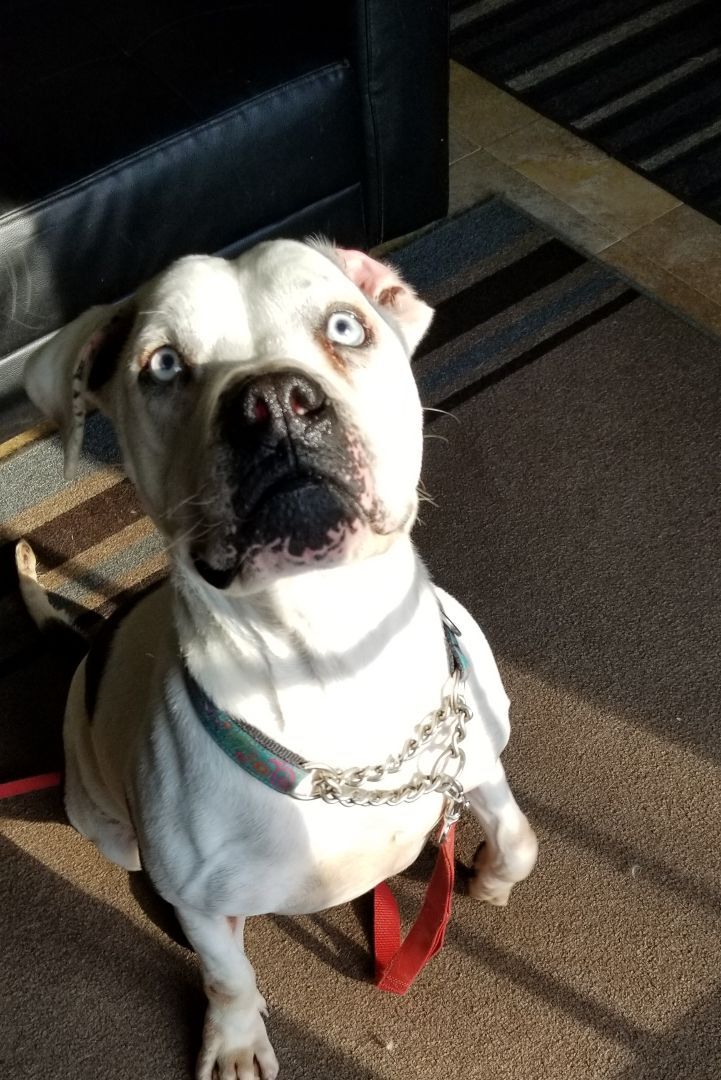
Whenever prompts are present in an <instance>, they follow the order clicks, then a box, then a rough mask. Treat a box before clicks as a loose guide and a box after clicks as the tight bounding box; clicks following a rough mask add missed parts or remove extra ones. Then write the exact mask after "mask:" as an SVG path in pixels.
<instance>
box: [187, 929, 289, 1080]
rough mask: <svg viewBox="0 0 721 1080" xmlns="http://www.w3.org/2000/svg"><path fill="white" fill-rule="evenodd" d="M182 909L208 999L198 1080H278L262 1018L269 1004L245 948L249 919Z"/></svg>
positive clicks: (276, 1063) (274, 1061) (275, 1064)
mask: <svg viewBox="0 0 721 1080" xmlns="http://www.w3.org/2000/svg"><path fill="white" fill-rule="evenodd" d="M176 911H177V915H178V918H179V920H180V923H181V926H182V927H183V930H184V931H185V934H186V936H187V938H188V940H189V941H190V943H191V945H192V946H193V948H194V949H195V951H196V952H197V954H198V956H199V958H200V963H201V967H202V970H203V982H204V985H205V992H206V994H207V996H208V1011H207V1013H206V1016H205V1026H204V1028H203V1045H202V1048H201V1051H200V1056H199V1058H198V1067H197V1072H196V1078H197V1080H211V1077H212V1078H213V1080H216V1078H217V1080H257V1077H258V1075H260V1077H261V1080H275V1077H276V1076H277V1075H278V1062H277V1060H276V1056H275V1054H274V1052H273V1047H272V1046H271V1045H270V1042H269V1040H268V1036H267V1034H266V1031H265V1024H264V1023H263V1017H262V1016H261V1012H265V1001H264V1000H263V998H262V997H261V995H260V994H259V993H258V989H257V987H256V984H255V972H254V971H253V968H252V967H251V965H250V963H249V961H248V958H247V957H246V955H245V951H244V949H243V923H244V919H242V918H240V917H239V918H233V919H229V918H226V917H225V916H223V915H203V914H201V913H200V912H198V911H194V910H192V909H189V908H176Z"/></svg>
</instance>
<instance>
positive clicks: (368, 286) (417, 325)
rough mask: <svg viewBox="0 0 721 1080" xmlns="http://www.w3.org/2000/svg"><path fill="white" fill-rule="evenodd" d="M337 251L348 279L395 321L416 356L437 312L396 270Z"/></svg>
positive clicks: (358, 254)
mask: <svg viewBox="0 0 721 1080" xmlns="http://www.w3.org/2000/svg"><path fill="white" fill-rule="evenodd" d="M336 250H337V252H338V255H339V256H340V258H341V261H342V265H343V269H344V270H345V272H346V274H347V275H348V277H349V278H350V279H351V281H352V282H353V283H354V284H355V285H357V286H358V288H359V289H361V290H362V291H363V292H364V293H365V294H366V296H367V297H368V298H369V299H370V300H372V301H373V303H374V304H375V305H376V306H377V307H378V308H380V310H381V311H382V312H384V314H387V315H390V316H391V318H393V319H394V321H395V322H396V324H397V326H398V328H399V329H400V331H401V333H402V334H403V337H404V339H405V342H406V344H407V346H408V350H409V352H410V353H413V352H414V351H415V349H416V347H417V345H418V343H419V341H420V340H421V338H422V337H423V335H424V334H425V332H426V330H427V329H428V327H429V326H430V325H431V319H432V318H433V309H432V308H429V307H428V304H424V303H423V301H422V300H419V298H418V297H417V296H416V294H415V292H414V291H413V289H412V288H411V286H410V285H408V284H407V283H406V282H405V281H403V280H402V278H400V277H399V275H398V274H397V272H396V271H395V270H394V269H393V267H392V266H389V265H388V264H387V263H382V262H378V260H377V259H372V258H371V257H370V255H365V254H364V253H363V252H362V251H350V250H348V249H346V248H337V249H336Z"/></svg>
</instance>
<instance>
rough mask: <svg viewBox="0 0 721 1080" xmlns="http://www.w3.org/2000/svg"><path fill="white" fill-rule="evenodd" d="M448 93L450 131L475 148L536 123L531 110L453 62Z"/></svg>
mask: <svg viewBox="0 0 721 1080" xmlns="http://www.w3.org/2000/svg"><path fill="white" fill-rule="evenodd" d="M450 89H451V106H450V116H451V127H452V128H453V129H454V130H455V131H457V132H458V134H459V135H463V136H464V138H466V139H468V140H469V141H470V142H472V143H474V144H475V145H476V146H487V145H488V144H489V143H491V142H495V140H496V139H501V138H503V136H504V135H508V134H510V133H511V132H512V131H517V130H518V129H519V128H523V127H527V126H528V125H529V124H532V123H534V121H536V120H537V119H538V113H536V112H534V111H533V109H529V108H528V106H527V105H523V104H522V103H521V102H520V101H516V99H515V98H514V97H511V95H510V94H507V93H506V92H505V90H499V89H498V87H497V86H494V85H493V83H490V82H488V81H487V80H486V79H482V78H481V76H480V75H476V74H475V73H474V72H472V71H469V70H468V68H464V67H461V65H460V64H456V63H454V62H452V63H451V86H450Z"/></svg>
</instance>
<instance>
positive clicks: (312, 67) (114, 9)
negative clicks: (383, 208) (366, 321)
mask: <svg viewBox="0 0 721 1080" xmlns="http://www.w3.org/2000/svg"><path fill="white" fill-rule="evenodd" d="M215 6H216V7H217V6H218V5H217V4H216V5H215ZM8 7H10V8H12V9H13V10H12V13H11V17H8V16H7V10H6V19H5V22H6V26H7V25H11V26H12V27H13V34H12V35H4V36H3V38H2V40H0V66H2V69H3V72H4V74H5V75H6V76H7V75H8V73H9V75H10V79H8V78H7V77H6V79H5V80H4V81H5V85H6V88H9V89H6V92H5V94H4V96H3V98H2V100H1V101H0V161H2V163H3V164H2V167H1V168H0V260H1V261H2V265H3V267H4V269H5V273H4V274H2V275H0V357H2V356H7V355H9V354H12V353H14V352H16V351H17V350H19V349H22V348H23V346H26V345H27V344H28V343H30V342H32V341H35V340H37V339H39V338H41V337H43V336H44V335H45V334H47V333H49V332H51V331H52V330H55V329H57V328H58V327H59V326H61V325H63V324H64V323H65V322H67V321H68V320H69V319H71V318H73V317H74V316H75V315H77V314H78V313H79V312H80V311H82V310H84V308H86V307H87V306H89V305H90V304H92V303H100V302H104V301H108V300H113V299H117V298H118V297H120V296H122V295H124V294H126V293H127V292H130V291H131V290H132V289H134V288H135V287H136V286H137V284H138V283H139V282H140V281H143V280H144V279H146V278H148V277H150V276H151V275H152V274H153V273H155V272H157V270H159V269H160V268H161V267H162V266H164V265H166V264H167V263H168V262H169V261H170V260H171V259H173V258H175V257H177V256H179V255H182V254H185V253H187V252H192V251H217V250H221V249H227V248H228V247H229V246H232V245H233V244H236V243H237V242H238V240H239V239H240V238H242V237H246V236H249V235H252V234H255V233H257V232H258V231H259V230H262V229H263V228H264V227H268V226H271V225H272V224H273V223H275V222H280V221H282V220H283V219H285V218H292V217H293V215H295V214H297V213H298V212H299V211H301V210H302V209H304V208H306V207H308V206H311V205H313V204H316V203H319V202H320V203H322V202H323V201H324V200H327V199H332V198H333V197H334V196H335V195H337V194H338V193H339V192H344V191H347V190H348V189H350V188H355V187H356V185H358V184H359V182H360V181H361V179H362V160H361V151H362V145H361V137H360V131H359V126H360V121H359V117H358V113H359V110H358V92H357V87H356V83H355V79H354V76H353V73H352V71H351V69H350V67H349V65H348V63H347V61H345V60H344V59H343V58H342V57H341V58H336V59H334V58H333V54H334V51H335V53H337V52H338V50H337V49H335V50H334V47H333V40H332V35H330V34H328V35H326V36H324V35H323V34H317V35H316V36H315V37H314V39H313V41H312V42H308V41H304V42H303V47H302V48H301V49H299V50H297V52H296V51H295V50H294V49H293V48H292V34H291V44H290V45H289V44H287V38H286V31H287V30H288V29H290V30H291V31H294V30H297V34H296V40H297V39H298V36H299V35H302V36H304V37H306V38H307V37H308V33H309V27H308V25H306V26H305V27H304V24H303V19H300V18H298V17H297V16H296V15H293V13H292V9H291V8H290V7H288V5H287V4H284V5H279V4H277V3H275V4H273V3H271V4H263V5H255V4H245V5H242V4H241V5H238V4H236V5H235V6H233V7H230V8H227V9H225V10H224V11H217V10H216V11H211V10H209V9H210V7H211V5H210V3H209V0H205V4H203V3H197V2H195V0H182V2H179V0H174V2H173V3H172V4H170V3H167V4H164V2H163V0H160V2H158V3H155V4H149V5H144V6H142V9H141V5H139V4H135V5H134V4H132V3H113V2H110V3H107V4H105V5H96V7H95V8H93V7H92V6H91V5H90V4H85V0H75V2H74V3H71V4H68V5H57V4H55V3H36V4H34V5H32V6H23V5H22V4H20V3H17V4H14V3H13V4H8V3H7V2H5V3H3V0H0V11H2V10H3V9H7V8H8ZM259 8H262V12H259V10H258V9H259ZM281 8H282V10H284V11H285V13H286V18H285V21H284V22H282V23H281V22H279V17H280V15H279V13H280V11H281ZM84 9H86V10H87V17H86V15H85V14H84ZM206 9H208V10H206ZM273 15H275V16H276V18H275V21H273V19H272V18H271V21H270V22H269V18H270V17H271V16H273ZM91 16H92V21H90V22H89V21H88V20H89V19H91ZM191 16H192V17H191ZM261 16H262V17H261ZM113 20H115V21H113ZM306 23H307V20H306ZM168 24H170V25H168ZM296 24H297V25H296ZM33 29H35V30H36V31H37V33H36V34H35V36H33V32H32V31H33ZM281 29H282V30H283V32H280V30H281ZM11 39H12V40H13V41H14V45H13V46H10V45H9V44H8V43H9V42H10V40H11ZM23 39H24V40H25V41H26V42H27V43H28V47H27V49H26V50H25V51H24V56H23V57H21V56H20V55H19V52H20V51H21V50H19V49H18V44H17V43H18V41H19V40H23ZM193 40H195V41H196V42H197V44H198V49H197V51H196V53H195V54H194V52H193V49H192V42H193ZM49 41H52V42H53V47H52V48H51V47H50V46H49V44H48V42H49ZM284 42H286V44H283V43H284ZM210 57H212V60H213V62H212V63H211V60H210ZM269 57H270V59H269ZM138 85H141V86H142V93H140V94H139V93H138ZM353 205H354V206H355V205H357V206H358V207H360V200H359V199H358V198H357V196H356V197H355V198H354V200H353ZM360 216H361V218H362V211H360Z"/></svg>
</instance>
